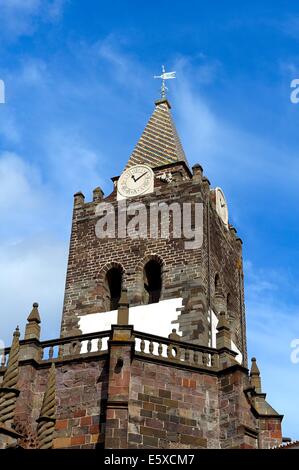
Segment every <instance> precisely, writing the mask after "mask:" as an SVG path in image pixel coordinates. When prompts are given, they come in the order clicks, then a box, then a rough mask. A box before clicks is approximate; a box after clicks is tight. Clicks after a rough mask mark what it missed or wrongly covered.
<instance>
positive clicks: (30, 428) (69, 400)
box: [0, 99, 282, 449]
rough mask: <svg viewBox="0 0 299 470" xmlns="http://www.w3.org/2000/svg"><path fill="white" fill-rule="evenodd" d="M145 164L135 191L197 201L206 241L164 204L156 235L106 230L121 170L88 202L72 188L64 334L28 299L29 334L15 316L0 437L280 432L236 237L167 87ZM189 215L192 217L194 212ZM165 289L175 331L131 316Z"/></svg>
mask: <svg viewBox="0 0 299 470" xmlns="http://www.w3.org/2000/svg"><path fill="white" fill-rule="evenodd" d="M138 165H145V168H147V167H148V168H149V169H150V170H149V174H153V176H152V178H153V182H154V183H153V184H154V187H153V188H152V190H149V191H148V192H146V193H143V194H136V195H135V197H134V198H131V199H132V201H134V202H140V203H143V204H144V205H145V207H146V208H150V205H151V204H153V203H157V202H158V203H162V202H164V203H166V204H168V205H170V204H172V203H178V204H180V206H182V204H183V203H191V206H192V207H193V208H194V207H195V204H197V203H201V204H202V208H203V219H202V220H203V226H202V237H203V243H202V244H201V246H200V247H198V248H195V249H188V248H187V247H186V244H185V240H184V239H183V238H175V237H174V232H175V226H174V222H173V219H171V217H170V215H169V214H166V215H165V214H164V215H162V216H161V219H159V223H158V226H157V229H158V231H159V230H160V224H162V219H163V217H166V218H169V217H170V236H169V237H168V238H161V236H158V237H157V238H149V235H150V224H149V223H148V227H147V235H148V237H147V238H146V237H143V238H134V239H132V238H130V237H129V236H126V237H125V238H106V239H100V238H98V237H97V236H96V230H95V228H96V224H97V222H98V220H99V216H98V215H97V206H98V204H99V203H101V202H106V203H107V202H109V203H110V204H112V206H113V207H114V208H115V212H116V215H117V217H118V216H119V214H118V211H119V210H120V209H119V205H118V199H119V198H118V180H119V177H115V178H112V181H113V184H114V189H113V192H112V193H111V194H110V195H108V196H107V197H104V194H103V192H102V190H101V189H100V188H96V189H95V190H94V192H93V200H92V201H91V202H85V199H84V195H83V194H82V193H76V194H75V197H74V209H73V221H72V230H71V240H70V250H69V259H68V268H67V278H66V287H65V298H64V307H63V315H62V323H61V336H60V338H58V339H55V340H48V341H40V329H41V324H42V323H41V320H42V318H40V314H39V309H38V304H33V309H32V311H31V313H30V315H29V317H28V319H27V325H26V329H25V335H24V337H23V338H22V339H20V332H19V331H18V329H17V330H16V331H15V333H14V336H13V342H12V345H11V347H10V348H7V349H5V350H4V353H3V357H2V362H1V367H0V448H1V447H2V448H5V447H8V446H9V447H15V446H19V447H24V448H43V449H48V448H54V449H57V448H81V449H83V448H95V447H96V448H103V449H104V448H106V449H119V448H121V449H126V448H160V449H184V448H185V449H189V448H200V449H204V448H221V449H226V448H272V447H275V446H279V445H280V444H281V443H282V433H281V421H282V415H280V414H278V413H277V412H276V411H275V410H274V409H273V408H272V407H271V406H270V405H269V404H268V402H267V401H266V394H265V393H263V391H262V385H261V376H260V371H259V369H258V366H257V363H256V360H255V358H253V360H252V363H251V368H250V371H249V370H248V368H247V367H248V364H247V347H246V322H245V306H244V280H243V262H242V241H241V240H240V238H238V235H237V232H236V230H235V228H234V227H233V226H231V225H230V224H228V222H227V221H226V214H225V210H226V203H225V200H224V196H221V194H222V193H221V190H220V189H219V188H216V189H213V188H211V185H210V182H209V180H208V179H207V178H206V177H205V176H204V175H203V170H202V168H201V166H200V165H194V167H193V168H192V171H191V170H190V169H189V166H188V162H187V159H186V157H185V154H184V151H183V149H182V146H181V144H180V141H179V137H178V135H177V132H176V129H175V126H174V123H173V121H172V117H171V114H170V105H169V103H168V101H167V100H166V99H165V100H160V101H158V102H156V106H155V110H154V112H153V114H152V116H151V118H150V120H149V122H148V124H147V126H146V128H145V130H144V132H143V134H142V136H141V138H140V140H139V142H138V143H137V145H136V147H135V149H134V151H133V153H132V155H131V157H130V159H129V162H128V164H127V166H126V169H125V171H128V170H130V169H133V170H134V168H137V167H138ZM151 172H152V173H151ZM142 176H143V175H141V176H140V178H142ZM132 178H133V180H134V182H137V181H138V179H139V177H134V176H132ZM134 178H135V179H134ZM221 197H222V199H221ZM131 199H130V202H132V201H131ZM128 202H129V201H127V203H128ZM167 220H168V219H167ZM191 221H192V227H193V228H194V226H195V224H196V220H195V215H194V213H193V215H192V218H191ZM151 228H152V229H153V227H151ZM116 229H118V223H117V224H116ZM168 299H182V307H181V309H180V311H178V312H177V314H176V321H177V325H178V327H177V331H176V329H173V328H172V327H171V325H170V326H169V334H168V335H167V337H163V336H160V335H159V334H158V333H159V329H158V330H157V334H155V335H154V334H149V332H148V331H136V329H135V328H134V325H131V324H130V310H131V308H133V307H135V306H140V305H146V304H151V305H152V306H151V308H152V312H154V311H155V309H156V308H157V303H158V302H163V301H164V300H168ZM110 310H118V320H117V322H115V323H116V324H114V325H111V328H110V329H108V330H105V331H94V332H92V333H84V332H82V331H81V330H80V325H79V317H84V316H85V315H89V314H93V313H99V314H100V313H101V312H108V311H110ZM213 318H214V320H215V319H216V320H217V321H218V323H217V327H216V328H217V329H215V330H213V328H214V327H213V321H214V320H213ZM233 344H234V346H235V348H234V349H233V347H232V345H233ZM237 356H238V357H239V359H238V357H237ZM240 358H241V359H240Z"/></svg>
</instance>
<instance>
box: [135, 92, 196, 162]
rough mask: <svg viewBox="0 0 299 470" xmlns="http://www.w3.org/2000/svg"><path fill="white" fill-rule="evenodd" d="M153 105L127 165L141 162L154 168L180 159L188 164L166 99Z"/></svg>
mask: <svg viewBox="0 0 299 470" xmlns="http://www.w3.org/2000/svg"><path fill="white" fill-rule="evenodd" d="M155 105H156V107H155V109H154V112H153V114H152V115H151V117H150V119H149V121H148V123H147V125H146V127H145V129H144V131H143V133H142V135H141V137H140V139H139V141H138V142H137V145H136V146H135V148H134V150H133V152H132V154H131V156H130V159H129V161H128V164H127V167H130V166H133V165H138V164H143V165H148V166H150V167H152V168H155V167H159V166H163V165H167V164H170V163H175V162H180V161H183V162H185V163H186V164H188V163H187V159H186V156H185V153H184V150H183V147H182V144H181V142H180V138H179V136H178V133H177V130H176V128H175V125H174V122H173V119H172V116H171V112H170V107H171V106H170V104H169V102H168V100H167V99H166V98H164V99H160V100H158V101H156V103H155Z"/></svg>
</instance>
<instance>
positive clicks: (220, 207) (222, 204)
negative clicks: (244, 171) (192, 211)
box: [215, 188, 228, 226]
mask: <svg viewBox="0 0 299 470" xmlns="http://www.w3.org/2000/svg"><path fill="white" fill-rule="evenodd" d="M215 193H216V211H217V214H218V215H219V217H220V218H221V220H222V222H223V223H224V224H225V225H226V226H228V208H227V203H226V200H225V196H224V193H223V191H222V189H221V188H216V189H215Z"/></svg>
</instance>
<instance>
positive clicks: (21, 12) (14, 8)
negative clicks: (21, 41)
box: [0, 0, 65, 40]
mask: <svg viewBox="0 0 299 470" xmlns="http://www.w3.org/2000/svg"><path fill="white" fill-rule="evenodd" d="M64 4H65V0H0V17H1V33H2V35H4V36H5V37H6V38H7V39H10V40H14V39H17V38H18V37H20V36H23V35H31V34H33V33H34V32H35V30H36V28H37V22H36V19H37V18H39V19H41V20H42V21H45V22H52V21H56V20H57V19H59V18H60V17H61V14H62V11H63V7H64Z"/></svg>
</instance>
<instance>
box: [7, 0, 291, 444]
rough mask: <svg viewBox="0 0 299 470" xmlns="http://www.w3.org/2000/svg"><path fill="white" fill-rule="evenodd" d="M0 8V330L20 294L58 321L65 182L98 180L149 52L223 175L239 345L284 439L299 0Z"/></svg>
mask: <svg viewBox="0 0 299 470" xmlns="http://www.w3.org/2000/svg"><path fill="white" fill-rule="evenodd" d="M0 21H1V27H0V79H2V80H4V82H5V85H6V103H5V104H0V217H1V222H2V223H1V225H0V301H1V312H2V313H1V318H2V321H1V328H2V330H1V332H0V337H2V338H3V339H4V341H5V342H6V343H7V344H8V343H9V342H10V337H11V334H12V331H13V329H14V328H15V326H16V324H20V327H21V329H22V330H24V325H25V322H26V317H27V315H28V312H29V310H30V306H31V304H32V302H33V301H35V300H37V301H39V303H40V312H41V315H42V327H43V337H44V338H51V337H56V336H58V332H59V323H60V316H61V307H62V301H63V290H64V281H65V270H66V259H67V248H68V241H69V234H70V223H71V210H72V202H73V193H75V192H76V191H78V190H82V191H83V192H84V193H85V195H86V199H87V200H89V199H90V198H91V193H92V189H93V188H95V187H96V186H98V185H100V186H102V188H103V189H104V191H105V193H106V194H107V193H109V192H110V190H111V188H112V185H111V182H110V177H111V176H114V175H117V174H119V173H120V171H121V170H122V168H123V166H124V165H125V163H126V161H127V159H128V157H129V155H130V152H131V151H132V148H133V146H134V144H135V143H136V141H137V139H138V137H139V135H140V133H141V132H142V130H143V127H144V125H145V123H146V121H147V119H148V118H149V115H150V113H151V112H152V110H153V103H154V100H155V99H156V98H157V97H158V92H159V84H158V83H157V81H155V80H153V78H152V77H153V75H154V74H157V73H159V72H160V67H161V64H162V63H164V64H165V65H166V67H167V68H168V69H169V70H170V69H171V70H172V69H174V70H176V71H177V80H175V81H172V82H171V84H170V86H169V88H170V91H169V99H170V101H171V103H172V106H173V116H174V119H175V122H176V125H177V129H178V132H179V134H180V137H181V140H182V143H183V146H184V149H185V152H186V155H187V157H188V160H189V162H190V165H192V164H194V163H196V162H199V163H201V164H202V166H203V168H204V171H205V174H206V175H207V176H208V177H209V179H210V181H211V183H212V185H213V186H221V187H222V188H223V190H224V192H225V194H226V197H227V199H228V202H229V210H230V221H231V223H233V224H234V225H235V226H236V228H237V229H238V233H239V235H240V236H241V238H242V239H243V241H244V261H245V275H246V306H247V331H248V349H249V355H250V356H252V355H255V356H257V359H258V364H259V366H260V369H261V372H262V379H263V388H264V390H265V391H266V392H267V393H268V399H269V401H270V403H271V405H272V406H274V407H275V408H276V409H277V410H278V411H279V412H281V413H284V414H285V419H284V435H287V436H291V437H297V438H298V437H299V431H298V427H297V422H298V420H299V408H298V388H299V364H292V363H291V361H290V354H291V348H290V343H291V341H292V340H293V339H294V338H299V306H298V305H299V288H298V282H297V279H298V274H299V273H298V258H299V256H298V241H297V240H298V236H299V224H298V217H299V203H298V182H299V171H298V169H299V168H298V167H299V159H298V152H299V145H298V126H299V104H298V105H295V104H292V103H291V101H290V91H291V89H290V82H291V80H293V79H294V78H299V6H296V3H295V2H287V1H283V2H282V1H276V2H270V1H259V2H255V1H251V2H250V3H248V2H243V4H242V3H241V2H234V1H228V2H225V3H224V2H221V1H218V2H213V3H211V2H203V1H192V0H188V1H187V2H181V1H172V2H169V1H163V0H162V1H161V0H160V1H159V2H158V1H154V0H153V1H151V2H142V7H141V2H140V1H139V2H138V1H124V0H122V1H118V0H115V1H114V2H98V1H95V0H85V1H84V2H82V1H79V0H65V1H64V0H43V1H41V0H0ZM3 318H4V319H5V321H4V322H3Z"/></svg>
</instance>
